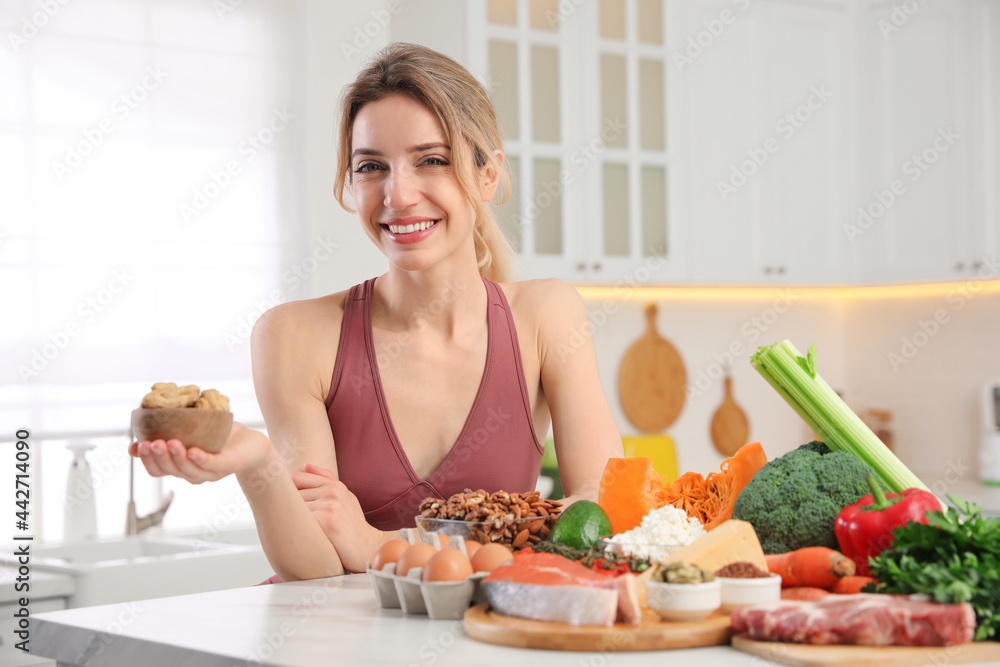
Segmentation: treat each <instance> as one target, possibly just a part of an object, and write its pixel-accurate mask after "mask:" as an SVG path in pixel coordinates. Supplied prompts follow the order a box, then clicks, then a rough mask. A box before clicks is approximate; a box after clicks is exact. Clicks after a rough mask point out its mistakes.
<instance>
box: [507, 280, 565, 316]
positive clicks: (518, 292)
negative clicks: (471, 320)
mask: <svg viewBox="0 0 1000 667" xmlns="http://www.w3.org/2000/svg"><path fill="white" fill-rule="evenodd" d="M500 287H501V288H502V289H503V291H504V295H505V296H506V297H507V301H508V302H509V303H510V307H511V310H512V311H513V312H514V314H515V316H519V317H521V318H523V319H525V320H526V321H530V322H532V323H534V324H536V325H541V324H544V323H545V322H547V321H548V322H553V321H554V322H560V321H563V320H564V319H566V318H575V317H578V316H579V313H580V311H581V309H583V310H585V306H584V303H583V299H582V298H581V297H580V293H579V292H577V291H576V288H575V287H573V286H572V285H570V284H569V283H568V282H566V281H565V280H560V279H559V278H541V279H536V280H520V281H517V282H510V283H501V285H500Z"/></svg>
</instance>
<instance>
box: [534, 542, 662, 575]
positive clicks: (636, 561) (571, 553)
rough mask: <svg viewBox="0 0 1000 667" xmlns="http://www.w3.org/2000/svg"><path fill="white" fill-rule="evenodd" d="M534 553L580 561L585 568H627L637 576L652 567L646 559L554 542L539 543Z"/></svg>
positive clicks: (535, 546)
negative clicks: (585, 549)
mask: <svg viewBox="0 0 1000 667" xmlns="http://www.w3.org/2000/svg"><path fill="white" fill-rule="evenodd" d="M531 550H532V551H536V552H541V553H550V554H556V555H559V556H563V557H565V558H569V559H570V560H575V561H578V562H579V563H580V564H581V565H583V566H584V567H589V568H593V567H594V566H595V565H596V566H597V567H600V568H601V569H604V570H613V569H619V570H620V569H622V567H625V566H627V568H628V569H629V570H630V571H632V572H634V573H635V574H640V573H642V572H645V571H646V570H648V569H649V567H650V562H649V561H648V560H646V559H644V558H631V557H629V556H624V555H621V554H614V553H607V552H604V551H601V550H600V549H597V548H594V549H589V550H587V551H584V550H582V549H574V548H573V547H571V546H567V545H565V544H555V543H553V542H547V541H543V542H538V543H537V544H535V545H533V546H532V547H531Z"/></svg>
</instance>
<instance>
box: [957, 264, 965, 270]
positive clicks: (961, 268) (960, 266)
mask: <svg viewBox="0 0 1000 667" xmlns="http://www.w3.org/2000/svg"><path fill="white" fill-rule="evenodd" d="M955 270H956V271H965V262H956V263H955Z"/></svg>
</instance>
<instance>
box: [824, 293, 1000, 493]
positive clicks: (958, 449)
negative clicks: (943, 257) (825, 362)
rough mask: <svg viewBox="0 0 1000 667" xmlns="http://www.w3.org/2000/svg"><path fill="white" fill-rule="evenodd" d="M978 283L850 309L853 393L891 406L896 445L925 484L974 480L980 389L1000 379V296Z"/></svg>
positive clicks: (847, 335) (846, 335) (847, 333)
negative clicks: (978, 288)
mask: <svg viewBox="0 0 1000 667" xmlns="http://www.w3.org/2000/svg"><path fill="white" fill-rule="evenodd" d="M976 287H977V284H976V283H975V282H974V281H973V282H969V283H959V284H956V286H955V288H954V290H948V292H946V293H944V294H935V295H929V296H923V297H912V298H906V299H884V298H874V299H864V300H859V301H855V302H852V303H850V304H849V305H848V306H847V307H846V308H845V312H844V331H843V340H844V345H845V348H846V349H847V350H848V354H847V355H846V357H847V359H846V361H847V366H846V371H847V376H848V377H849V378H850V386H851V394H852V395H853V396H856V397H857V399H858V400H859V401H861V402H865V403H871V404H878V405H880V406H883V407H885V408H888V409H890V410H892V411H893V428H894V438H895V442H896V450H897V451H898V453H899V456H900V457H901V458H903V459H904V460H905V461H907V462H908V463H909V464H910V466H911V467H912V468H913V470H914V472H916V473H917V474H918V475H920V476H921V478H923V479H925V481H926V480H928V479H931V480H935V479H944V476H945V475H946V474H948V475H949V477H952V478H954V476H956V475H957V476H960V477H962V478H963V480H971V479H976V474H977V472H976V464H977V460H978V446H979V435H980V433H981V432H982V427H981V426H980V424H981V423H982V418H981V414H980V391H981V388H982V385H983V384H985V383H987V382H996V381H998V380H1000V351H998V348H997V345H998V341H1000V294H998V290H997V286H996V283H995V282H994V283H993V286H992V288H991V289H990V292H991V293H989V294H984V293H982V290H977V289H976ZM959 290H961V291H959ZM948 471H951V473H949V472H948Z"/></svg>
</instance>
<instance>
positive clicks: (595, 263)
mask: <svg viewBox="0 0 1000 667" xmlns="http://www.w3.org/2000/svg"><path fill="white" fill-rule="evenodd" d="M600 270H601V263H600V262H594V271H600Z"/></svg>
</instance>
